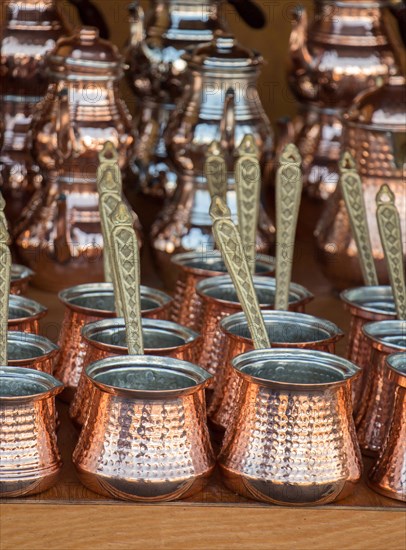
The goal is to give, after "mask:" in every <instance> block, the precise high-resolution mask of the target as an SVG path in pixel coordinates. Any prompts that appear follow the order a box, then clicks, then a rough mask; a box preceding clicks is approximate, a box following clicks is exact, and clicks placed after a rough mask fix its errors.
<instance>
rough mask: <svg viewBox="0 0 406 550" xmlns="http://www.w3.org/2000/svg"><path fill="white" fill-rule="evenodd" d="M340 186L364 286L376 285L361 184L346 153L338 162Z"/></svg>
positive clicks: (350, 158) (351, 158)
mask: <svg viewBox="0 0 406 550" xmlns="http://www.w3.org/2000/svg"><path fill="white" fill-rule="evenodd" d="M340 185H341V191H342V194H343V197H344V201H345V205H346V207H347V211H348V216H349V218H350V223H351V229H352V233H353V235H354V239H355V242H356V243H357V249H358V256H359V260H360V264H361V270H362V274H363V277H364V282H365V285H367V286H371V285H378V284H379V281H378V275H377V273H376V268H375V263H374V256H373V253H372V245H371V239H370V237H369V228H368V221H367V214H366V209H365V201H364V192H363V189H362V182H361V178H360V177H359V174H358V173H357V171H356V168H355V161H354V159H353V157H352V156H351V154H350V153H349V152H348V151H346V152H345V153H344V155H343V157H342V159H341V161H340Z"/></svg>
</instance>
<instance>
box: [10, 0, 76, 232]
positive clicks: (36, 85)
mask: <svg viewBox="0 0 406 550" xmlns="http://www.w3.org/2000/svg"><path fill="white" fill-rule="evenodd" d="M2 5H4V8H5V21H3V28H2V38H1V43H0V48H1V68H0V74H1V81H2V82H1V94H0V102H1V113H2V118H3V119H4V126H5V128H4V144H3V147H2V149H1V153H0V185H1V190H2V193H3V195H4V198H5V199H6V201H7V206H6V215H7V219H8V220H9V222H10V230H11V231H12V232H13V234H14V230H15V228H16V222H17V221H18V222H20V221H21V218H22V216H24V214H23V211H24V208H25V207H26V205H27V203H28V202H29V200H30V199H31V197H32V195H33V194H34V192H35V191H38V190H40V189H41V188H42V184H43V175H42V172H41V170H40V168H39V167H38V166H37V164H36V163H35V161H34V159H33V158H32V156H31V152H30V149H31V142H30V136H29V132H28V130H29V128H30V124H31V120H32V116H33V112H34V110H35V107H36V105H37V104H38V103H39V102H40V101H41V100H42V98H43V96H44V95H45V93H46V91H47V88H48V75H47V74H46V73H45V71H44V64H45V57H46V54H47V52H49V51H50V50H52V48H54V46H55V43H56V41H57V40H58V38H59V37H61V36H64V35H66V34H68V33H69V32H70V26H69V25H68V23H67V21H66V20H65V18H64V16H63V14H62V13H61V11H60V9H59V7H58V2H57V1H56V0H42V1H41V2H38V0H21V1H20V0H19V1H18V2H13V1H6V2H2ZM18 226H20V224H19V225H18Z"/></svg>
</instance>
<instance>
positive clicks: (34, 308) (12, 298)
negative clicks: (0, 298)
mask: <svg viewBox="0 0 406 550" xmlns="http://www.w3.org/2000/svg"><path fill="white" fill-rule="evenodd" d="M8 305H9V308H10V307H15V308H18V309H21V310H22V311H25V312H26V313H27V315H24V316H23V317H15V318H13V319H10V318H9V319H8V324H9V325H17V324H19V323H24V322H26V321H37V320H39V319H42V318H43V317H45V315H46V314H47V313H48V308H47V307H45V306H43V305H42V304H40V303H39V302H36V301H35V300H31V299H30V298H27V297H26V296H20V295H18V294H10V295H9V301H8Z"/></svg>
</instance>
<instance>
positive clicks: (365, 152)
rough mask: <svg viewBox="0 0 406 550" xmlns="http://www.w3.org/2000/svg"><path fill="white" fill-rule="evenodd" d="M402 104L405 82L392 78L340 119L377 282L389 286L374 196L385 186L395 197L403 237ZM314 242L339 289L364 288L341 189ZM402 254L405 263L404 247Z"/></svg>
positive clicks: (405, 162)
mask: <svg viewBox="0 0 406 550" xmlns="http://www.w3.org/2000/svg"><path fill="white" fill-rule="evenodd" d="M405 100H406V82H405V78H404V77H403V76H400V75H398V76H395V75H394V76H390V77H389V80H388V82H387V83H386V84H384V85H383V86H382V87H380V88H377V89H375V90H371V91H367V92H365V93H363V94H361V95H360V96H358V98H357V99H356V100H355V101H354V104H353V105H352V107H351V109H350V110H349V111H348V113H347V114H345V115H344V132H343V147H344V148H345V149H346V150H349V151H350V153H351V154H352V155H353V157H354V159H355V162H356V165H357V171H358V172H359V174H360V177H361V180H362V185H363V190H364V199H365V204H366V215H367V220H368V226H369V232H370V237H371V244H372V252H373V255H374V259H375V265H376V269H377V273H378V277H379V280H380V282H381V283H385V282H387V281H388V275H387V269H386V264H385V260H384V255H383V250H382V246H381V240H380V237H379V231H378V226H377V221H376V203H375V197H376V194H377V193H378V191H379V188H380V187H381V185H382V184H383V183H388V185H389V186H390V188H391V190H392V191H393V193H395V195H396V203H397V206H398V210H399V215H400V221H401V226H402V234H403V235H406V210H405V208H404V204H405V197H406V194H405V193H406V191H405V180H404V177H405V176H404V171H405V166H406V103H405ZM316 238H317V246H318V248H319V257H320V258H321V261H322V265H323V270H324V272H325V273H326V275H327V276H328V277H329V278H330V279H331V280H332V281H333V282H334V283H335V285H336V286H337V287H342V288H343V287H344V288H345V287H348V286H354V285H355V284H363V278H362V273H361V269H360V265H359V260H358V254H357V247H356V244H355V242H354V239H353V237H352V232H351V227H350V222H349V218H348V214H347V210H346V207H345V204H344V201H343V199H342V194H341V190H340V189H337V190H336V191H335V193H334V194H333V195H332V196H331V197H330V198H329V199H328V201H327V203H326V207H325V211H324V213H323V215H322V217H321V219H320V222H319V224H318V227H317V229H316ZM403 249H404V255H405V258H406V242H404V243H403Z"/></svg>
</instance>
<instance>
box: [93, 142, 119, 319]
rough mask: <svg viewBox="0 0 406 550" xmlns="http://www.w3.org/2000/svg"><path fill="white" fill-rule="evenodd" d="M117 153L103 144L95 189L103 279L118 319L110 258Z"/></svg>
mask: <svg viewBox="0 0 406 550" xmlns="http://www.w3.org/2000/svg"><path fill="white" fill-rule="evenodd" d="M117 160H118V153H117V150H116V149H115V147H114V145H113V144H112V143H111V142H110V141H108V142H106V143H105V145H104V147H103V149H102V151H101V152H100V154H99V161H100V165H99V167H98V169H97V189H98V192H99V212H100V223H101V227H102V233H103V243H104V249H103V263H104V278H105V280H106V281H112V282H113V287H114V297H115V305H116V313H117V315H118V316H119V317H121V316H122V315H123V308H122V304H121V300H120V293H119V290H118V288H119V287H118V283H117V274H116V270H115V269H114V267H113V266H114V260H113V257H112V254H113V252H112V243H111V239H112V231H113V223H112V220H111V214H112V213H113V212H114V210H115V209H116V208H117V205H118V204H119V203H120V202H121V200H122V197H121V190H122V179H121V171H120V167H119V165H118V162H117Z"/></svg>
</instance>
